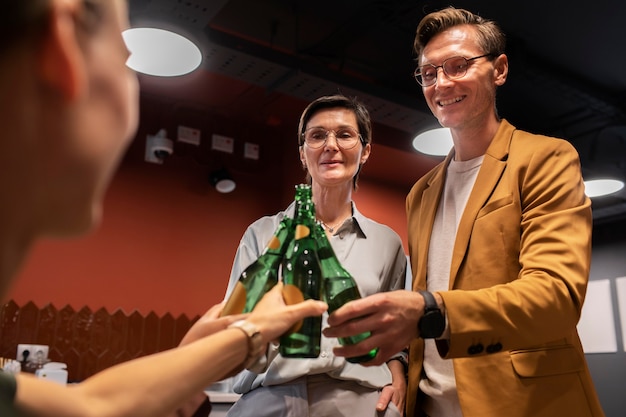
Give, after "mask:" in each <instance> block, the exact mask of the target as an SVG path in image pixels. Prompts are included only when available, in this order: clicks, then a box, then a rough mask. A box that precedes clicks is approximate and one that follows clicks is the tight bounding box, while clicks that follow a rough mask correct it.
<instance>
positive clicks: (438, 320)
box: [417, 291, 446, 339]
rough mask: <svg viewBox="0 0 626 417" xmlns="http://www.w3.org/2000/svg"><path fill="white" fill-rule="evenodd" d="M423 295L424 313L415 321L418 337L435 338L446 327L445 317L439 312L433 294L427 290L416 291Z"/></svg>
mask: <svg viewBox="0 0 626 417" xmlns="http://www.w3.org/2000/svg"><path fill="white" fill-rule="evenodd" d="M418 292H419V293H420V294H422V297H424V302H425V303H426V304H425V306H424V315H423V316H422V318H420V320H419V322H418V323H417V329H418V330H419V337H421V338H424V339H435V338H437V337H439V336H441V335H442V334H443V331H444V329H445V328H446V319H445V317H444V316H443V314H442V313H441V310H440V309H439V306H438V305H437V301H436V300H435V296H434V295H432V293H430V292H428V291H418Z"/></svg>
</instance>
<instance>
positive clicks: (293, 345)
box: [279, 184, 322, 358]
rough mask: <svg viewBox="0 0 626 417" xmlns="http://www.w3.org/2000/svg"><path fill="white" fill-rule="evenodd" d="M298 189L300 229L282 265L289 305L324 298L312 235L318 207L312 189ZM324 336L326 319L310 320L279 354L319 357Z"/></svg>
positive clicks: (284, 342) (286, 337)
mask: <svg viewBox="0 0 626 417" xmlns="http://www.w3.org/2000/svg"><path fill="white" fill-rule="evenodd" d="M297 190H298V191H297V192H299V191H301V192H302V195H301V196H302V200H301V201H300V204H299V207H298V211H297V213H296V215H295V218H294V223H295V225H296V230H295V234H294V239H293V241H292V243H291V244H290V245H289V248H288V249H287V253H286V255H285V259H284V261H283V264H282V275H283V283H284V287H283V296H284V298H285V302H286V303H287V304H294V303H297V302H300V301H303V300H307V299H316V300H319V299H320V295H321V294H320V290H321V288H320V285H321V282H320V281H321V271H320V264H319V260H318V258H317V248H316V244H315V239H314V238H313V235H312V232H313V230H314V227H315V206H314V204H313V201H312V199H311V187H310V186H309V185H306V184H301V185H299V186H298V188H297ZM321 333H322V317H321V316H317V317H307V318H305V319H304V320H302V322H301V323H298V324H296V326H294V328H292V329H291V332H290V333H287V334H285V335H283V336H282V337H281V338H280V347H279V352H280V354H281V355H282V356H284V357H287V358H316V357H318V356H319V354H320V341H321Z"/></svg>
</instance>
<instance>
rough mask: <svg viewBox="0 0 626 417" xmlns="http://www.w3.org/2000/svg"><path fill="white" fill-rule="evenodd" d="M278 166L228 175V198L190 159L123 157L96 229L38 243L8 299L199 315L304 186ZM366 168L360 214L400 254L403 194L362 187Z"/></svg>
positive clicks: (287, 167) (295, 171)
mask: <svg viewBox="0 0 626 417" xmlns="http://www.w3.org/2000/svg"><path fill="white" fill-rule="evenodd" d="M375 152H378V153H379V154H380V155H376V153H374V154H373V157H372V159H375V158H377V157H380V158H382V157H383V154H384V149H383V148H381V147H378V148H376V150H375ZM296 155H297V154H296ZM284 159H285V160H288V163H286V164H279V163H277V164H276V166H275V167H272V168H268V169H264V170H263V171H262V172H259V173H254V172H252V173H245V172H242V173H239V175H235V174H237V173H234V176H235V178H236V180H237V189H236V190H235V191H234V192H233V193H231V194H226V195H224V194H219V193H217V192H216V191H215V190H214V189H213V188H212V187H211V186H210V185H209V183H208V181H207V179H206V178H207V171H206V167H204V166H201V165H198V164H194V163H190V161H189V159H188V158H177V157H176V156H174V157H172V159H171V160H168V161H166V163H165V164H164V165H154V164H149V163H145V162H143V160H140V159H133V160H131V159H127V160H126V161H125V163H124V164H123V165H122V167H121V169H120V170H119V172H118V174H117V175H116V177H115V178H114V181H113V183H112V185H111V187H110V190H109V192H108V194H107V198H106V201H105V210H104V213H105V216H104V221H103V224H102V226H101V227H100V228H99V229H98V230H97V231H96V232H94V233H92V234H91V235H89V236H86V237H83V238H79V239H73V240H67V241H45V242H41V243H40V244H39V245H37V247H36V248H35V249H34V251H33V253H32V256H31V257H30V259H29V260H28V262H27V264H26V265H25V267H24V268H23V270H22V272H21V274H20V276H19V277H18V279H17V280H16V282H15V283H14V286H13V288H12V291H11V293H10V294H9V295H8V298H9V299H11V298H12V299H13V300H15V301H16V302H17V303H18V304H23V303H25V302H26V301H33V302H34V303H35V304H37V305H38V306H40V307H41V306H43V305H46V304H48V303H52V304H53V305H54V306H56V307H57V308H61V307H63V306H65V305H66V304H69V305H71V306H72V307H74V308H76V309H78V308H81V307H82V306H88V307H90V308H91V309H93V310H96V309H98V308H101V307H104V308H106V309H107V310H108V311H109V312H111V311H114V310H116V309H118V308H121V309H123V310H124V311H126V312H131V311H133V310H138V311H139V312H140V313H142V314H147V313H148V312H150V311H154V312H155V313H156V314H157V315H163V314H165V313H167V312H169V313H171V314H173V315H174V316H177V315H179V314H186V315H187V316H188V317H193V316H195V315H197V314H202V313H203V312H204V311H206V310H207V309H208V308H209V307H210V306H211V305H213V304H214V303H216V302H219V301H221V299H222V298H223V294H224V291H225V289H226V285H227V282H228V276H229V273H230V267H231V263H232V260H233V256H234V254H235V250H236V248H237V245H238V243H239V239H240V238H241V235H242V234H243V232H244V230H245V228H246V227H247V226H248V224H250V223H251V222H252V221H253V220H255V219H257V218H258V217H260V216H262V215H265V214H273V213H275V212H276V211H278V210H280V209H282V208H283V207H285V206H286V205H287V204H288V203H289V202H290V201H291V199H292V197H293V185H294V184H297V183H299V182H302V181H303V173H302V171H300V167H299V161H298V160H297V156H295V155H294V151H293V149H290V150H289V151H288V152H285V155H284ZM278 167H280V168H278ZM366 171H367V167H365V169H364V173H363V174H362V178H361V180H360V182H359V190H358V191H357V192H356V193H355V195H354V198H355V201H356V202H357V204H358V206H359V210H360V211H361V212H363V213H364V214H365V215H367V216H369V217H371V218H373V219H375V220H377V221H379V222H381V223H385V224H388V225H389V226H391V227H392V228H393V229H395V230H396V232H398V233H399V234H400V236H401V237H402V238H403V241H404V243H405V248H406V232H405V227H406V219H405V213H404V198H405V195H406V191H407V190H404V189H399V188H396V187H393V186H389V185H385V184H381V183H377V182H375V180H374V181H373V180H368V179H367V177H366V174H365V172H366Z"/></svg>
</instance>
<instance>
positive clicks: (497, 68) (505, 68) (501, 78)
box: [494, 54, 509, 86]
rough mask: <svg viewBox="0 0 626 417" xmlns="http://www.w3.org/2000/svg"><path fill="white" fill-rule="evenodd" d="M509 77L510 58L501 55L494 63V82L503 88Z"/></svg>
mask: <svg viewBox="0 0 626 417" xmlns="http://www.w3.org/2000/svg"><path fill="white" fill-rule="evenodd" d="M508 75H509V58H508V57H507V56H506V55H505V54H501V55H500V56H499V57H497V58H496V60H495V63H494V80H495V83H496V85H497V86H501V85H503V84H504V83H505V82H506V77H507V76H508Z"/></svg>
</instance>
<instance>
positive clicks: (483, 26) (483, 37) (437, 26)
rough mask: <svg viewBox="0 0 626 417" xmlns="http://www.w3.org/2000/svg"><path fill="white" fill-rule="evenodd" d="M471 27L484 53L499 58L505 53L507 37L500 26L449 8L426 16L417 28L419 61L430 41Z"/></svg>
mask: <svg viewBox="0 0 626 417" xmlns="http://www.w3.org/2000/svg"><path fill="white" fill-rule="evenodd" d="M459 25H470V26H471V27H473V28H474V29H475V31H476V34H477V40H478V43H479V45H480V47H481V48H482V49H483V52H484V53H489V54H492V55H494V56H498V55H500V54H503V53H504V49H505V46H506V37H505V35H504V32H502V30H501V29H500V27H499V26H498V24H497V23H496V22H494V21H493V20H488V19H485V18H483V17H481V16H479V15H477V14H474V13H472V12H470V11H468V10H465V9H457V8H455V7H447V8H445V9H442V10H439V11H436V12H433V13H430V14H428V15H426V16H425V17H424V18H423V19H422V20H421V21H420V23H419V25H418V26H417V31H416V35H415V41H414V42H413V49H414V50H415V53H416V54H417V60H418V61H419V59H420V57H421V54H422V52H423V50H424V48H425V47H426V45H427V44H428V42H430V40H431V39H432V38H433V37H435V36H436V35H438V34H439V33H441V32H444V31H446V30H448V29H450V28H452V27H454V26H459Z"/></svg>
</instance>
